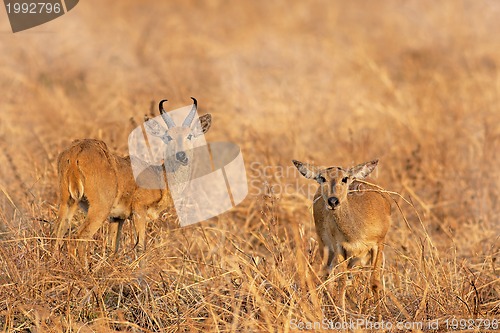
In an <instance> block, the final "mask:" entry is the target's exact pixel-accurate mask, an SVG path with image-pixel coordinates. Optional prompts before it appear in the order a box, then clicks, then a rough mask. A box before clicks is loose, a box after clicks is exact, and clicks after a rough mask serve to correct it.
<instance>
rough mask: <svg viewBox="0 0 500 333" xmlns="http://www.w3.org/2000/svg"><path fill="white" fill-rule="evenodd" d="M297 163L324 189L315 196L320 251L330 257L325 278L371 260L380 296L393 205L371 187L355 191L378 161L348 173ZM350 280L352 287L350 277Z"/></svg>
mask: <svg viewBox="0 0 500 333" xmlns="http://www.w3.org/2000/svg"><path fill="white" fill-rule="evenodd" d="M293 163H294V164H295V166H296V167H297V169H298V170H299V172H300V173H301V174H302V175H303V176H304V177H306V178H308V179H314V180H316V181H317V182H318V183H319V185H320V187H319V188H318V190H317V191H316V194H315V196H314V204H313V216H314V224H315V226H316V232H317V234H318V237H319V243H320V249H321V250H322V251H323V249H325V247H326V251H327V253H328V258H327V260H326V265H325V267H324V271H325V277H328V275H329V274H330V272H331V270H332V268H333V267H334V266H336V265H339V264H340V263H342V262H344V261H346V260H347V267H348V270H350V269H351V268H352V267H353V266H354V265H355V264H357V263H361V264H362V265H366V263H367V262H368V260H369V261H370V262H371V265H372V268H373V272H372V275H371V281H370V282H371V287H372V290H373V291H374V293H375V294H376V295H377V296H378V292H379V290H380V288H381V285H380V270H381V266H382V251H383V248H384V239H385V235H386V234H387V231H388V230H389V227H390V225H391V204H390V200H389V198H388V197H387V196H386V195H385V194H383V193H380V192H377V191H375V189H373V188H371V187H370V186H367V187H366V188H365V190H364V191H363V190H359V191H355V190H354V191H353V189H354V188H357V187H358V186H360V185H359V182H356V180H357V179H360V180H361V179H364V178H365V177H366V176H368V175H369V174H370V173H371V172H372V171H373V170H374V169H375V167H376V166H377V163H378V160H374V161H371V162H366V163H362V164H359V165H357V166H355V167H352V168H350V169H347V170H346V169H343V168H340V167H329V168H318V167H316V166H313V165H309V164H305V163H302V162H299V161H295V160H293ZM322 253H323V252H322ZM348 277H349V280H348V283H350V281H351V275H350V273H349V275H348Z"/></svg>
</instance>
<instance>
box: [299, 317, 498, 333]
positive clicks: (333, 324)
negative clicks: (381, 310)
mask: <svg viewBox="0 0 500 333" xmlns="http://www.w3.org/2000/svg"><path fill="white" fill-rule="evenodd" d="M499 322H500V319H481V318H476V319H459V318H447V319H441V320H438V319H436V320H428V321H397V322H392V321H384V320H382V321H370V320H368V319H363V318H358V319H355V320H352V319H350V320H346V321H335V320H331V319H323V320H321V321H303V320H298V319H292V320H290V322H289V327H290V329H291V330H292V331H316V330H325V331H336V332H342V331H346V332H347V331H349V332H350V331H356V330H371V331H372V330H375V331H391V330H398V331H414V330H416V331H436V330H443V329H444V330H446V331H463V330H498V329H499V326H500V323H499Z"/></svg>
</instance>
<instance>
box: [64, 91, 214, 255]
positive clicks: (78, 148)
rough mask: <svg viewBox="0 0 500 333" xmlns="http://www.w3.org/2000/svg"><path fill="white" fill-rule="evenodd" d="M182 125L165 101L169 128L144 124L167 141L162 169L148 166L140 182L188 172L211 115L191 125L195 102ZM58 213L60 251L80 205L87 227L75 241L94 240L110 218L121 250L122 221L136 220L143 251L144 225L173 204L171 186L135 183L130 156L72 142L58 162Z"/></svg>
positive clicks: (112, 241) (112, 237) (112, 239)
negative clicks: (173, 117) (168, 112)
mask: <svg viewBox="0 0 500 333" xmlns="http://www.w3.org/2000/svg"><path fill="white" fill-rule="evenodd" d="M192 99H193V102H194V103H193V106H192V108H191V110H190V112H189V114H188V115H187V116H186V118H185V120H184V122H183V123H182V125H181V126H177V125H176V124H175V123H174V121H173V119H172V118H171V117H170V116H169V115H168V114H167V113H166V112H165V110H164V108H163V103H164V102H166V101H167V100H162V101H161V102H160V104H159V109H160V113H161V116H162V119H163V121H164V122H165V125H166V126H167V128H166V129H165V128H164V127H163V126H161V125H160V124H159V123H158V122H156V121H155V120H154V119H150V120H149V121H148V122H146V123H145V127H146V128H147V132H148V133H150V134H152V135H154V136H157V137H160V138H161V139H162V140H163V142H164V143H165V149H164V152H163V158H164V160H165V164H164V165H161V166H147V167H145V168H144V171H143V172H142V173H141V174H140V175H139V176H138V178H137V179H138V181H139V179H141V182H139V184H141V183H142V184H147V183H148V182H149V183H150V184H159V183H160V181H158V178H159V177H160V178H163V179H166V178H167V177H166V175H167V173H169V172H174V171H175V172H178V173H179V174H181V175H186V174H189V171H190V168H191V165H192V163H191V162H192V161H190V157H191V156H192V155H191V152H192V147H193V142H192V141H193V139H194V138H195V137H198V136H200V135H202V134H204V133H206V132H207V131H208V129H209V128H210V125H211V121H212V117H211V115H210V114H205V115H203V116H201V117H199V122H198V121H197V122H195V123H194V124H193V119H194V117H195V115H196V109H197V102H196V99H194V98H192ZM57 166H58V175H59V195H60V198H59V199H60V200H59V212H58V218H57V221H56V224H55V228H54V234H55V237H56V242H55V247H56V249H58V248H59V245H60V242H61V240H62V237H64V235H65V234H66V232H67V231H68V229H69V226H70V221H71V219H72V217H73V215H74V213H75V211H76V209H77V207H78V206H80V207H81V208H82V209H83V210H84V211H85V212H86V213H87V216H86V218H85V221H84V223H83V224H82V225H81V227H80V228H79V230H78V232H77V236H76V237H77V239H82V240H90V239H92V237H93V235H94V234H95V233H96V231H97V230H98V229H99V228H100V227H101V225H102V224H103V223H104V221H105V220H106V219H107V218H108V219H109V221H110V233H109V245H110V246H111V248H112V249H114V251H115V252H116V251H118V248H119V241H120V234H121V229H122V225H123V222H124V221H125V219H127V218H129V217H133V221H134V225H135V228H136V231H137V247H138V250H139V251H140V252H142V251H144V249H145V237H146V221H147V220H152V219H155V218H157V217H158V216H159V214H160V212H161V211H162V210H165V209H166V208H168V207H169V206H172V204H173V202H172V197H171V195H170V192H169V190H168V188H165V189H161V188H158V187H156V188H155V187H154V186H153V187H149V188H147V186H139V185H138V184H137V183H136V180H135V179H134V175H133V172H132V166H131V160H130V157H129V156H127V157H121V156H117V155H115V154H113V153H111V152H110V151H109V149H108V148H107V146H106V144H105V143H104V142H103V141H100V140H93V139H83V140H77V141H75V142H73V144H72V145H71V146H70V147H69V148H67V149H66V150H65V151H63V152H61V154H60V155H59V158H58V161H57ZM85 249H86V244H85V242H80V243H79V244H78V246H77V250H78V256H79V257H80V258H82V257H83V256H84V255H85Z"/></svg>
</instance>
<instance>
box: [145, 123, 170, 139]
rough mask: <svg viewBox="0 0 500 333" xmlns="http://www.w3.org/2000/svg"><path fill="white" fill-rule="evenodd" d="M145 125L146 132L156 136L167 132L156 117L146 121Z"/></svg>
mask: <svg viewBox="0 0 500 333" xmlns="http://www.w3.org/2000/svg"><path fill="white" fill-rule="evenodd" d="M144 127H145V128H146V132H148V133H149V134H151V135H154V136H159V137H161V136H163V135H164V134H165V133H166V130H165V129H164V128H163V127H161V125H160V124H159V123H158V122H157V121H156V120H154V119H149V120H148V121H146V122H145V123H144Z"/></svg>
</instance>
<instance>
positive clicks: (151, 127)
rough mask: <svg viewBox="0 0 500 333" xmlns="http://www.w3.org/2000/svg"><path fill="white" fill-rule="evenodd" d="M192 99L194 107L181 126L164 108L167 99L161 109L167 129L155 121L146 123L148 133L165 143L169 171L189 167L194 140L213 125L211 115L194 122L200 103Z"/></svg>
mask: <svg viewBox="0 0 500 333" xmlns="http://www.w3.org/2000/svg"><path fill="white" fill-rule="evenodd" d="M191 99H192V100H193V106H192V108H191V110H190V111H189V113H188V115H187V116H186V118H185V119H184V121H183V122H182V125H181V126H177V125H176V124H175V122H174V120H173V119H172V118H171V117H170V116H169V115H168V113H167V112H166V111H165V109H164V108H163V103H165V102H167V100H166V99H164V100H162V101H160V104H159V109H160V114H161V117H162V119H163V121H164V122H165V125H167V128H165V127H164V126H161V125H160V124H159V123H158V122H157V121H156V120H154V119H150V120H149V121H148V122H146V123H145V125H146V128H147V132H148V133H150V134H151V135H154V136H156V137H159V138H160V139H161V140H162V141H163V142H164V143H165V150H164V152H163V158H164V160H165V165H167V166H168V167H169V169H173V170H176V169H177V168H178V167H179V166H186V165H188V163H189V159H190V157H191V156H192V149H193V141H194V139H195V138H197V137H199V136H200V135H202V134H204V133H206V132H207V131H208V130H209V128H210V125H211V124H212V116H211V115H210V114H204V115H203V116H200V117H199V118H198V119H199V121H195V122H193V120H194V118H195V115H196V110H197V106H198V103H197V101H196V99H195V98H194V97H191Z"/></svg>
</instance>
